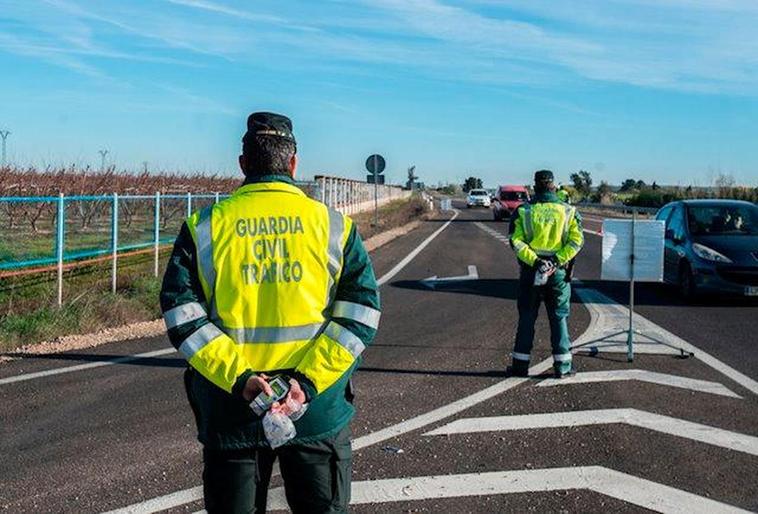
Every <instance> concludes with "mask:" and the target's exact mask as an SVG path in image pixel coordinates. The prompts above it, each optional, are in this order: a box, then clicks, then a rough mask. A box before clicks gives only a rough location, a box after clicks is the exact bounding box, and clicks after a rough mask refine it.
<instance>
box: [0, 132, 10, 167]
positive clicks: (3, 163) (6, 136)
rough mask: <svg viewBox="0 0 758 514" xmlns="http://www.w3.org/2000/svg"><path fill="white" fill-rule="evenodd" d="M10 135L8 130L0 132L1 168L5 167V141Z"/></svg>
mask: <svg viewBox="0 0 758 514" xmlns="http://www.w3.org/2000/svg"><path fill="white" fill-rule="evenodd" d="M10 135H11V131H10V130H0V137H1V138H3V162H2V166H3V167H5V165H6V164H7V161H6V158H5V157H6V154H5V141H6V140H7V139H8V136H10Z"/></svg>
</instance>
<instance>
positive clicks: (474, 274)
mask: <svg viewBox="0 0 758 514" xmlns="http://www.w3.org/2000/svg"><path fill="white" fill-rule="evenodd" d="M478 278H479V271H478V270H477V269H476V266H473V265H471V264H469V266H468V274H467V275H460V276H457V277H442V278H439V277H437V275H433V276H431V277H429V278H425V279H423V280H422V281H421V283H422V284H424V285H425V286H427V287H430V288H432V289H434V286H435V285H436V283H437V282H460V281H462V280H477V279H478Z"/></svg>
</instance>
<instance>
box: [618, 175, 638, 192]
mask: <svg viewBox="0 0 758 514" xmlns="http://www.w3.org/2000/svg"><path fill="white" fill-rule="evenodd" d="M636 186H637V181H636V180H634V179H633V178H628V179H626V180H625V181H624V182H622V183H621V189H619V191H631V190H632V189H634V188H635V187H636Z"/></svg>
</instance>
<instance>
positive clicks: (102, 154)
mask: <svg viewBox="0 0 758 514" xmlns="http://www.w3.org/2000/svg"><path fill="white" fill-rule="evenodd" d="M97 153H99V154H100V171H105V156H106V155H108V150H98V151H97Z"/></svg>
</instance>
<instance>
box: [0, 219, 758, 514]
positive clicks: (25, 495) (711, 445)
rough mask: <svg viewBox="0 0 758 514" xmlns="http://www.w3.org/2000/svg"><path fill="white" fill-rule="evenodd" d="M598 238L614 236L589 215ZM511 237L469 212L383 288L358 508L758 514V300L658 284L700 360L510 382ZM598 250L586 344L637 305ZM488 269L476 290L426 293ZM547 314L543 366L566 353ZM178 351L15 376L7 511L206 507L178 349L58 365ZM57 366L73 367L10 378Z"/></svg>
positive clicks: (368, 358) (360, 452)
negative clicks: (690, 299) (620, 311)
mask: <svg viewBox="0 0 758 514" xmlns="http://www.w3.org/2000/svg"><path fill="white" fill-rule="evenodd" d="M459 207H460V206H459ZM444 225H445V222H444V220H443V221H430V222H426V223H424V224H423V225H422V226H421V227H420V228H418V229H416V230H414V231H413V232H411V233H409V234H408V235H406V236H404V237H402V238H400V239H397V240H395V241H393V242H391V243H389V244H388V245H386V246H384V247H382V248H380V249H378V250H377V251H375V252H374V253H373V254H372V259H373V262H374V266H375V269H376V272H377V276H378V277H382V276H385V275H386V274H387V272H389V271H390V270H391V269H393V268H394V267H395V265H396V264H397V263H398V262H400V261H402V260H403V259H404V258H405V257H406V256H407V255H408V254H409V253H410V252H412V251H413V250H414V249H416V248H417V247H418V246H419V245H420V244H421V243H422V242H424V241H425V240H427V238H428V237H430V235H432V234H433V233H435V232H436V231H438V230H439V229H440V228H442V227H443V226H444ZM586 228H588V229H589V230H597V229H598V228H599V224H598V222H596V221H593V220H591V219H587V221H586ZM506 232H507V224H505V223H495V222H493V221H491V214H490V213H489V211H485V210H466V209H462V210H461V213H460V215H459V216H458V217H457V218H456V219H455V220H454V221H453V222H451V223H450V224H449V225H447V226H446V228H444V230H442V231H441V232H440V233H439V234H438V235H437V236H436V237H435V238H434V239H433V240H432V241H431V242H429V243H428V246H426V247H425V248H424V249H423V250H422V251H421V252H420V253H418V255H417V256H416V257H415V258H414V259H413V260H411V261H410V262H409V263H408V264H407V265H406V266H405V267H403V268H402V269H401V270H400V271H399V273H397V274H396V275H394V276H393V277H392V278H390V279H389V280H387V281H386V283H385V284H384V285H383V286H382V301H383V311H384V314H383V318H382V325H381V328H380V331H379V335H378V337H377V338H376V340H375V342H374V344H373V345H372V346H371V347H370V348H369V349H368V350H367V352H366V353H365V361H364V363H363V366H362V368H361V370H360V371H359V372H358V373H357V375H356V378H355V385H356V389H357V399H356V403H357V408H358V415H357V417H356V418H355V420H354V421H353V424H352V430H353V435H354V446H355V447H356V451H355V460H354V477H353V478H354V490H353V496H354V499H355V503H356V504H355V506H354V507H353V510H354V511H355V512H367V513H368V512H455V513H460V512H505V511H519V512H521V511H541V512H556V511H566V512H608V511H618V512H640V511H645V510H660V511H672V512H674V511H676V509H677V508H678V509H680V511H690V512H698V511H699V510H700V511H703V512H705V511H710V512H718V511H723V510H726V509H728V507H730V506H732V507H739V508H742V509H748V510H758V484H757V483H756V480H755V475H756V471H758V423H757V421H758V401H757V400H756V398H757V396H756V395H757V394H758V384H756V382H754V381H755V380H756V379H758V355H756V352H757V350H756V344H755V343H756V342H757V341H758V336H756V334H758V316H756V313H758V307H756V306H755V305H754V304H752V305H747V304H745V302H741V301H726V300H723V299H718V300H710V301H704V302H701V303H699V304H697V305H684V304H682V303H681V302H680V301H679V300H678V299H677V297H676V295H675V294H674V293H672V292H671V291H669V290H668V288H666V287H665V286H661V285H655V284H651V285H644V284H643V285H640V288H639V292H638V304H639V308H638V312H639V313H640V314H641V315H642V316H644V318H645V319H646V320H647V322H649V323H650V325H649V326H658V327H660V328H662V329H665V330H667V331H668V332H670V333H671V334H674V335H676V336H678V337H679V338H681V339H682V340H684V341H685V342H686V343H689V344H691V345H693V346H695V347H696V348H697V349H699V350H701V351H700V352H698V351H696V352H695V353H696V356H695V358H691V359H681V358H677V357H675V356H672V355H648V354H640V355H638V356H637V357H636V358H635V361H634V362H633V363H628V362H626V358H625V356H624V355H622V354H619V353H604V352H603V353H600V354H598V355H597V356H594V357H590V356H586V355H577V356H576V357H575V362H576V365H577V367H578V368H579V370H580V373H579V374H578V375H577V379H580V378H582V377H585V378H590V377H591V378H592V379H593V380H596V381H595V382H592V383H572V382H571V381H564V382H561V383H560V384H556V385H552V384H554V381H550V380H546V378H547V377H548V375H545V374H540V373H541V371H546V370H547V369H548V367H549V361H548V362H547V363H546V364H544V365H542V368H541V370H540V369H535V370H534V373H533V374H534V375H535V378H532V379H529V380H520V379H514V378H510V379H505V378H504V377H503V376H502V372H503V370H504V368H505V366H506V364H507V362H508V352H509V351H510V349H511V346H512V343H513V339H514V335H515V324H516V319H517V313H516V279H517V276H518V267H517V265H516V262H515V259H514V256H513V253H512V252H511V251H510V249H508V248H507V247H506V245H505V244H504V242H503V239H504V236H503V235H504V234H505V233H506ZM498 234H500V235H499V237H498ZM600 242H601V240H600V237H598V236H596V235H593V234H590V233H588V234H587V237H586V246H585V249H584V251H583V253H582V254H581V258H580V259H579V261H578V266H577V276H578V278H580V279H581V281H582V286H581V287H582V288H583V289H584V290H587V291H600V292H602V293H603V294H604V295H605V298H606V300H604V302H601V303H600V304H593V305H592V306H589V309H588V306H586V305H584V304H583V303H582V302H581V301H580V298H579V295H578V294H575V295H574V299H573V301H572V317H571V321H570V330H571V334H572V337H573V338H580V337H581V336H582V335H584V337H585V339H586V338H587V337H589V336H592V335H593V334H595V332H597V331H598V330H599V327H602V326H606V325H607V320H608V319H610V318H608V317H607V316H606V311H608V309H609V308H614V307H615V308H617V307H616V306H615V305H614V304H617V303H624V302H626V294H627V290H626V288H625V286H624V285H623V284H613V283H602V282H599V280H598V279H599V270H600ZM470 266H475V267H476V272H477V275H478V278H477V279H476V280H462V281H448V282H437V283H436V284H435V286H434V287H430V286H429V283H426V284H425V283H422V282H421V280H423V279H425V278H427V277H431V276H435V275H436V276H437V277H440V278H444V277H456V276H465V275H468V274H469V267H470ZM583 297H584V296H583ZM608 298H609V299H610V300H607V299H608ZM590 309H591V310H592V312H593V313H594V316H595V317H594V318H592V323H591V317H590ZM598 313H599V314H598ZM544 318H545V317H544V312H543V315H542V316H541V317H540V319H539V321H538V326H537V338H536V343H535V352H534V354H533V361H532V363H533V365H540V363H541V362H542V361H544V360H545V359H548V358H549V354H550V351H549V344H548V331H547V323H546V320H545V319H544ZM598 320H600V321H598ZM604 320H605V321H604ZM603 323H605V325H603ZM606 328H607V327H606ZM168 346H169V345H168V342H167V340H166V339H165V338H163V337H158V338H152V339H143V340H135V341H129V342H123V343H115V344H110V345H104V346H102V347H99V348H96V349H92V350H86V351H84V352H73V353H68V354H61V355H53V356H45V357H39V358H30V359H22V360H17V361H13V362H10V363H7V364H4V365H0V420H1V421H0V455H2V459H1V460H0V509H4V510H6V511H8V512H14V513H15V512H30V513H45V512H76V513H89V512H93V513H96V512H104V511H109V510H112V509H119V508H123V507H127V506H133V508H132V510H131V511H132V512H155V511H157V510H156V509H160V508H164V509H165V510H167V511H169V512H196V511H198V510H200V509H202V502H201V501H198V498H199V497H198V494H197V490H196V489H195V488H196V487H197V486H198V485H199V484H200V482H201V480H200V473H201V463H200V454H199V451H200V447H199V445H198V443H197V442H196V441H195V438H194V436H195V433H194V425H193V420H192V417H191V413H190V411H189V408H188V406H187V404H186V400H185V398H184V393H183V391H182V383H181V372H182V369H183V368H184V362H183V361H182V359H180V358H179V357H178V355H177V354H175V353H164V354H160V355H156V356H151V357H147V358H142V359H138V360H131V361H127V362H121V363H118V364H115V365H105V366H100V367H89V368H85V369H78V370H73V371H69V372H66V373H57V371H60V370H63V369H70V367H71V366H75V365H82V364H91V363H109V362H112V360H113V359H114V358H119V357H124V356H129V355H134V354H138V353H144V352H152V351H158V350H162V349H165V348H167V347H168ZM717 368H718V369H717ZM47 370H49V371H51V372H53V373H55V374H50V375H46V376H39V377H38V378H33V379H30V380H22V381H15V382H11V383H8V382H7V380H8V379H12V378H13V377H18V376H23V375H26V374H29V373H34V372H42V371H47ZM633 370H638V371H633ZM609 377H611V378H614V381H607V379H608V378H609ZM623 378H634V380H622V379H623ZM454 422H455V423H456V424H452V425H451V423H454ZM430 432H433V433H431V434H430ZM276 485H277V483H276V481H275V484H274V486H276ZM276 495H277V492H276V491H274V492H273V493H272V505H276V501H277V500H276V498H277V496H276Z"/></svg>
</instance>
